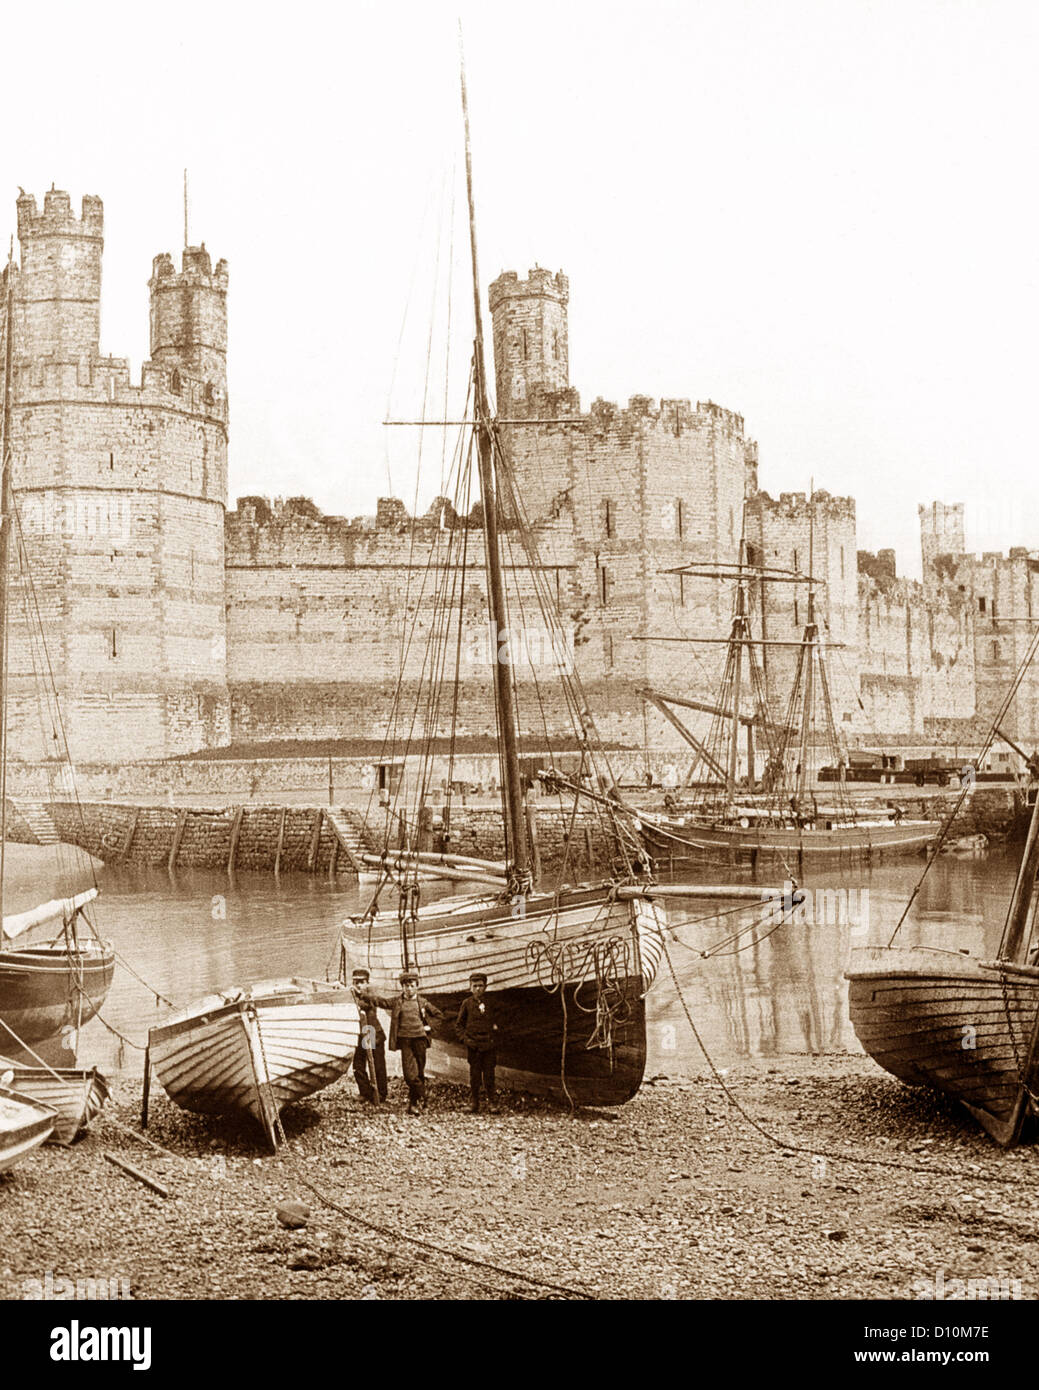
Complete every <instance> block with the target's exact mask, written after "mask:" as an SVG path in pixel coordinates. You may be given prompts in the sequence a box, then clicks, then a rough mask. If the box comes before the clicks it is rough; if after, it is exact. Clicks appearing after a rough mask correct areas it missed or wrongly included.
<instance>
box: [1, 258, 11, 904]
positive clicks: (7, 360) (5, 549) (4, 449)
mask: <svg viewBox="0 0 1039 1390" xmlns="http://www.w3.org/2000/svg"><path fill="white" fill-rule="evenodd" d="M11 267H12V262H11V257H10V256H8V258H7V268H6V269H5V271H4V289H5V291H6V293H5V296H4V303H5V308H4V408H3V440H2V443H0V921H2V920H3V912H4V867H5V866H4V852H5V849H6V845H7V611H8V584H9V570H10V552H11V516H12V512H13V509H14V489H13V487H12V482H11V375H12V371H11V363H12V340H13V338H14V276H13V275H12V269H11Z"/></svg>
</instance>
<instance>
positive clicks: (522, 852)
mask: <svg viewBox="0 0 1039 1390" xmlns="http://www.w3.org/2000/svg"><path fill="white" fill-rule="evenodd" d="M460 44H461V35H459V45H460ZM460 66H461V77H462V119H463V121H464V122H465V187H466V194H467V196H468V199H469V246H470V250H471V252H472V263H473V318H474V330H475V334H476V339H475V344H474V364H475V373H476V390H475V397H476V421H477V424H476V440H477V450H478V453H479V461H480V495H481V497H482V500H483V534H484V545H485V547H486V552H487V589H488V593H487V598H488V603H489V607H490V616H491V622H492V623H493V624H494V627H493V632H494V638H495V640H494V641H493V642H492V644H491V649H492V660H493V665H494V711H495V719H496V721H497V725H498V743H499V747H500V748H501V750H502V809H503V811H504V813H505V822H506V828H507V831H508V841H509V843H508V852H509V855H510V857H511V859H512V868H513V871H514V873H515V876H516V878H517V879H518V880H519V886H520V888H521V890H522V889H524V888H525V887H527V886H528V885H529V882H530V856H529V854H528V853H527V826H526V820H525V818H524V814H523V787H522V785H521V782H520V767H519V750H518V739H517V734H516V708H515V701H514V699H513V689H512V671H511V667H509V666H507V665H505V664H504V663H503V662H501V661H499V660H498V659H497V658H498V650H499V644H500V643H501V640H502V637H503V635H504V634H505V633H506V631H507V630H508V625H509V624H508V614H507V612H506V608H505V590H504V586H503V584H502V575H501V555H500V552H499V542H498V493H497V487H496V483H495V472H494V440H493V437H492V435H491V410H490V404H489V402H488V400H487V373H486V368H485V365H484V355H483V315H482V312H481V308H480V275H479V271H478V268H477V267H478V261H477V255H476V210H475V207H474V203H473V159H472V147H471V144H470V140H469V96H468V92H467V91H466V85H465V63H464V61H462V62H461V65H460Z"/></svg>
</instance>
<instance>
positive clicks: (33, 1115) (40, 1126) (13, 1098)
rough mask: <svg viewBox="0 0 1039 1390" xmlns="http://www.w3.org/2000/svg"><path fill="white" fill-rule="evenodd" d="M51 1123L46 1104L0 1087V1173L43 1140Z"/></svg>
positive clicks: (52, 1126)
mask: <svg viewBox="0 0 1039 1390" xmlns="http://www.w3.org/2000/svg"><path fill="white" fill-rule="evenodd" d="M54 1122H55V1114H54V1111H53V1110H52V1109H51V1108H50V1107H49V1106H47V1105H41V1103H40V1102H39V1101H37V1100H32V1099H31V1098H30V1097H28V1096H21V1095H17V1094H16V1093H15V1092H14V1091H9V1090H7V1089H6V1087H3V1086H0V1173H2V1172H3V1171H4V1169H6V1168H10V1167H11V1166H12V1165H13V1164H15V1163H17V1162H18V1161H19V1159H22V1158H24V1157H25V1156H26V1154H30V1153H32V1151H33V1149H37V1148H39V1146H40V1145H41V1144H44V1143H46V1141H47V1139H48V1138H49V1137H50V1133H51V1131H52V1130H53V1128H54Z"/></svg>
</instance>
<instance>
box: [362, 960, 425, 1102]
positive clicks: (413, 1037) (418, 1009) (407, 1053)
mask: <svg viewBox="0 0 1039 1390" xmlns="http://www.w3.org/2000/svg"><path fill="white" fill-rule="evenodd" d="M400 984H401V992H400V994H395V995H394V996H393V998H392V999H381V998H380V997H379V996H378V995H377V994H372V993H370V992H369V991H368V990H365V991H364V997H365V999H366V1000H369V1001H370V1002H371V1003H372V1004H377V1005H378V1006H379V1008H381V1009H389V1011H390V1037H389V1042H388V1043H387V1046H388V1047H389V1049H390V1051H391V1052H399V1053H400V1064H401V1070H402V1071H403V1072H404V1081H405V1084H406V1085H407V1088H408V1114H409V1115H418V1114H420V1113H421V1111H423V1110H425V1108H426V1049H427V1048H428V1047H429V1036H430V1034H431V1033H432V1031H433V1030H432V1028H431V1027H430V1025H429V1022H428V1020H429V1019H434V1020H438V1019H441V1018H443V1017H444V1015H443V1014H442V1013H441V1011H440V1010H439V1009H438V1008H437V1007H436V1005H435V1004H431V1003H430V1002H429V1000H428V999H425V998H424V997H423V996H422V995H421V994H419V992H418V972H417V971H415V970H402V971H401V975H400Z"/></svg>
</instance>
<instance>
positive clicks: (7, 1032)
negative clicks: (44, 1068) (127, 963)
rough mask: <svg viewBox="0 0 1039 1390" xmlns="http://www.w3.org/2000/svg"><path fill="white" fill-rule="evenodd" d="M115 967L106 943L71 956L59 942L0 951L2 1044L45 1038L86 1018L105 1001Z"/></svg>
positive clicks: (86, 1020) (112, 955) (0, 1025)
mask: <svg viewBox="0 0 1039 1390" xmlns="http://www.w3.org/2000/svg"><path fill="white" fill-rule="evenodd" d="M114 970H115V952H114V950H113V949H112V947H111V946H109V945H108V944H107V943H104V944H103V945H102V946H101V947H100V948H99V949H96V950H80V951H74V952H72V954H71V958H70V955H69V952H67V951H66V950H65V948H64V947H63V946H40V947H33V946H23V947H19V948H17V949H14V950H10V949H9V950H4V951H0V1047H3V1048H5V1049H7V1050H10V1049H11V1048H12V1047H18V1046H19V1045H21V1044H24V1043H29V1044H33V1043H38V1042H43V1041H45V1040H46V1039H47V1038H53V1037H56V1036H57V1035H58V1034H59V1033H60V1032H61V1030H62V1029H63V1028H65V1027H72V1028H78V1027H80V1026H81V1025H82V1024H84V1023H87V1022H88V1021H89V1020H90V1019H92V1018H93V1017H94V1015H95V1014H96V1013H97V1011H98V1009H100V1007H101V1005H102V1004H103V1003H104V1001H105V996H106V995H107V994H108V989H109V986H110V985H111V983H112V974H113V972H114ZM5 1025H6V1026H5Z"/></svg>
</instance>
